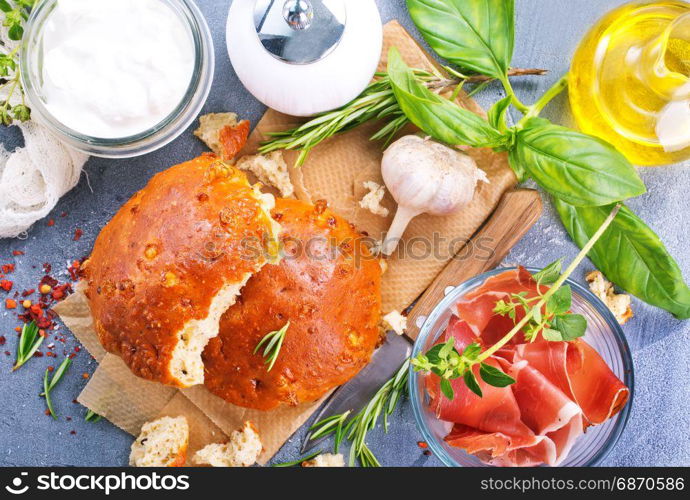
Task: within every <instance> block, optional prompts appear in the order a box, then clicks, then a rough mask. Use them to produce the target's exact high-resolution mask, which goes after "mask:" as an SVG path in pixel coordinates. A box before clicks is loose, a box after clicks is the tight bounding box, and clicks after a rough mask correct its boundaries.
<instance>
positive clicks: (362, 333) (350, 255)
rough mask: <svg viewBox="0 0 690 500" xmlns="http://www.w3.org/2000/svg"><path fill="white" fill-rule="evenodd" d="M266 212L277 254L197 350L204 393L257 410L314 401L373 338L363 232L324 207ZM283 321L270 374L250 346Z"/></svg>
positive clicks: (373, 295)
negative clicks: (275, 230)
mask: <svg viewBox="0 0 690 500" xmlns="http://www.w3.org/2000/svg"><path fill="white" fill-rule="evenodd" d="M273 214H274V218H275V219H276V220H277V221H278V222H279V223H280V224H281V226H282V232H281V236H280V240H281V242H282V243H283V259H282V260H281V262H280V263H279V264H277V265H271V264H269V265H266V266H265V267H264V268H263V269H262V270H261V271H260V272H259V273H257V274H255V275H254V276H253V277H252V278H251V279H250V280H249V281H248V283H247V285H246V286H245V287H244V289H243V290H242V295H241V297H240V298H239V299H238V301H237V303H236V304H235V305H234V306H232V307H231V308H230V309H228V311H227V312H226V313H225V314H224V315H223V317H222V319H221V324H220V332H219V335H218V337H216V338H214V339H213V340H211V341H210V342H209V344H208V345H207V346H206V349H205V351H204V355H203V360H204V366H205V369H206V375H205V380H204V383H205V385H206V387H207V388H208V389H209V390H210V391H211V392H213V393H215V394H217V395H218V396H220V397H222V398H224V399H225V400H227V401H229V402H231V403H233V404H236V405H239V406H244V407H248V408H255V409H260V410H269V409H271V408H274V407H276V406H278V405H280V404H283V403H285V404H289V405H296V404H299V403H302V402H306V401H314V400H316V399H318V398H319V397H321V396H322V395H324V394H325V393H327V392H328V391H329V390H330V389H332V388H333V387H336V386H337V385H340V384H342V383H344V382H346V381H347V380H349V379H350V378H352V377H353V376H354V375H355V374H356V373H357V372H358V371H359V370H360V369H361V368H362V367H363V366H364V365H365V364H366V363H367V362H368V361H369V359H370V357H371V354H372V352H373V350H374V348H375V347H376V345H377V343H378V342H379V340H380V333H379V328H378V323H379V317H380V307H381V293H380V287H381V267H380V265H379V263H378V260H377V259H374V258H372V256H371V255H370V253H369V251H368V249H367V248H366V246H365V245H364V243H363V238H362V237H361V235H359V234H358V233H357V232H356V231H355V230H354V229H353V227H352V226H351V225H350V224H349V223H348V222H347V221H346V220H344V219H343V218H341V217H338V216H337V215H335V214H334V213H333V212H331V211H330V210H328V209H326V208H325V206H324V204H323V203H317V206H313V205H310V204H307V203H304V202H301V201H297V200H286V199H278V200H276V208H275V209H274V210H273ZM293 253H295V254H296V255H292V254H293ZM287 321H290V326H289V327H288V329H287V332H286V333H285V340H284V343H283V345H282V348H281V350H280V353H279V355H278V357H277V361H276V363H275V366H274V367H273V369H272V370H271V371H270V372H268V371H267V370H266V365H265V363H264V361H265V359H264V358H263V357H262V353H261V352H258V353H256V354H253V351H254V349H255V347H256V345H257V344H258V343H259V341H260V340H261V339H262V338H263V337H264V336H265V335H266V334H267V333H269V332H271V331H274V330H279V329H280V328H281V327H282V326H283V325H285V323H286V322H287Z"/></svg>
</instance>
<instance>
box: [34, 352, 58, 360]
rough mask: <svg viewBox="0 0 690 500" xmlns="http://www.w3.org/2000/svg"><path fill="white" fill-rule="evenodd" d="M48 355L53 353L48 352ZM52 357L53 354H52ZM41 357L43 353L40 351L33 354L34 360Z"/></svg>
mask: <svg viewBox="0 0 690 500" xmlns="http://www.w3.org/2000/svg"><path fill="white" fill-rule="evenodd" d="M48 354H53V353H52V352H50V353H48ZM53 356H54V354H53ZM42 357H43V353H42V352H41V351H36V352H35V353H34V358H42Z"/></svg>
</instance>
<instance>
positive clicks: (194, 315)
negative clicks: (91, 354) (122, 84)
mask: <svg viewBox="0 0 690 500" xmlns="http://www.w3.org/2000/svg"><path fill="white" fill-rule="evenodd" d="M267 196H268V198H267ZM272 203H273V199H272V197H270V196H269V195H262V194H261V193H260V192H258V190H255V189H254V188H252V187H251V186H250V185H249V183H248V181H247V179H246V176H245V175H244V174H243V173H242V172H241V171H239V170H237V169H235V168H234V167H231V166H228V165H226V164H224V163H222V162H220V161H219V160H218V159H217V157H216V156H215V155H211V154H208V155H203V156H201V157H199V158H196V159H194V160H191V161H188V162H186V163H183V164H181V165H177V166H175V167H172V168H170V169H168V170H165V171H163V172H161V173H159V174H157V175H155V176H154V177H153V178H152V179H151V181H150V182H149V184H148V185H147V186H146V187H145V188H144V189H142V190H141V191H139V192H138V193H136V194H135V195H134V196H132V198H131V199H130V200H129V201H128V202H127V203H125V204H124V205H123V207H122V208H121V209H120V210H119V211H118V212H117V214H116V215H115V216H114V217H113V219H112V220H111V221H110V222H109V223H108V224H107V225H106V226H105V228H103V230H102V231H101V233H100V235H99V236H98V239H97V240H96V243H95V246H94V249H93V252H92V254H91V256H90V257H89V259H88V260H87V262H86V263H85V265H84V274H85V278H86V281H87V288H86V296H87V298H88V299H89V304H90V307H91V313H92V316H93V319H94V325H95V329H96V331H97V332H98V335H99V338H100V341H101V343H102V344H103V346H104V347H105V349H107V350H108V351H110V352H114V353H119V354H120V355H121V357H122V359H123V360H124V361H125V363H126V364H127V365H128V366H129V367H130V369H131V370H132V371H133V372H134V373H135V374H136V375H138V376H140V377H143V378H147V379H152V380H157V381H160V382H163V383H165V384H171V385H178V386H180V385H184V384H182V383H181V382H180V380H178V379H177V378H176V377H174V376H173V375H172V373H171V371H170V364H171V359H172V354H173V351H174V349H175V346H176V345H177V342H178V340H179V336H180V332H181V331H182V329H183V327H184V326H185V325H186V324H188V323H189V322H191V321H194V320H196V321H200V320H204V319H205V318H206V317H207V316H208V315H209V308H210V306H211V304H212V301H213V299H214V297H215V296H216V295H217V294H219V292H220V291H221V290H222V289H223V288H224V287H225V288H227V287H228V285H232V284H237V283H241V282H242V281H243V280H244V279H246V277H247V275H248V274H251V273H254V272H256V271H257V270H258V269H260V267H261V266H262V265H263V264H265V262H266V252H264V251H263V250H264V248H265V246H266V237H267V236H269V237H270V235H272V234H273V232H274V231H275V230H276V227H275V223H274V222H273V221H272V220H271V219H270V215H269V212H268V211H269V210H270V208H271V207H272ZM202 375H203V374H202Z"/></svg>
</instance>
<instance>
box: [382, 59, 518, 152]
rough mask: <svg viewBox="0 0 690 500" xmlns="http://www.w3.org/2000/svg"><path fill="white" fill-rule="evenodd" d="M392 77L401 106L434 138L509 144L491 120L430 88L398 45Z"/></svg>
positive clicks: (457, 142)
mask: <svg viewBox="0 0 690 500" xmlns="http://www.w3.org/2000/svg"><path fill="white" fill-rule="evenodd" d="M388 76H389V78H390V81H391V85H392V87H393V92H394V94H395V98H396V100H397V101H398V104H399V105H400V109H402V111H403V113H405V115H406V116H407V117H408V118H409V120H410V121H411V122H412V123H414V124H415V125H416V126H417V127H419V128H420V129H422V130H423V131H424V132H425V133H426V134H428V135H430V136H431V137H433V138H434V139H436V140H438V141H441V142H445V143H446V144H450V145H460V144H463V145H468V146H474V147H499V146H503V145H505V144H506V137H505V136H504V135H503V134H501V133H500V132H499V131H498V130H496V129H495V128H494V127H492V126H491V125H490V124H489V122H487V121H486V120H484V119H483V118H481V117H480V116H478V115H475V114H474V113H472V112H471V111H468V110H466V109H464V108H461V107H460V106H458V105H457V104H455V103H453V102H451V101H449V100H447V99H444V98H443V97H441V96H439V95H437V94H434V93H433V92H431V91H430V90H429V89H428V88H426V87H425V86H424V85H423V84H422V83H421V82H420V81H419V80H418V79H417V78H416V77H415V75H414V72H413V71H412V70H410V68H408V67H407V65H406V64H405V62H404V61H403V60H402V57H400V53H399V52H398V50H397V49H396V48H395V47H393V48H391V50H390V52H389V53H388Z"/></svg>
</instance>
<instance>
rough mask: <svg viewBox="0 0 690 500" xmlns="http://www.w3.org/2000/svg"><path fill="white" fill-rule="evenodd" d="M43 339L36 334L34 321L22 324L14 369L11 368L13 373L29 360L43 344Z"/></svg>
mask: <svg viewBox="0 0 690 500" xmlns="http://www.w3.org/2000/svg"><path fill="white" fill-rule="evenodd" d="M43 339H44V337H43V336H41V335H39V333H38V326H37V325H36V322H35V321H32V322H31V323H29V324H24V326H23V327H22V334H21V336H20V337H19V343H18V344H17V360H16V362H15V363H14V367H12V370H13V371H14V370H17V369H18V368H19V367H20V366H22V365H23V364H24V363H26V362H27V361H29V360H30V359H31V357H32V356H33V355H34V353H35V352H36V351H37V350H38V348H39V347H40V346H41V344H42V343H43Z"/></svg>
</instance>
